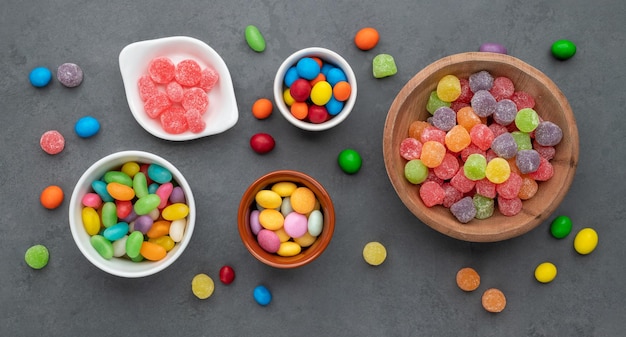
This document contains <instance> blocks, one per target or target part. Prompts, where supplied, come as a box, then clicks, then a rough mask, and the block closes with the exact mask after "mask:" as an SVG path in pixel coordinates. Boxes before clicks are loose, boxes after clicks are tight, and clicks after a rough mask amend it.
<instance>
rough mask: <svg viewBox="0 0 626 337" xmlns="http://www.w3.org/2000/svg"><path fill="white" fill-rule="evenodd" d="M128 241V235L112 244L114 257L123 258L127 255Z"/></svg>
mask: <svg viewBox="0 0 626 337" xmlns="http://www.w3.org/2000/svg"><path fill="white" fill-rule="evenodd" d="M126 240H128V235H124V236H122V237H121V238H119V239H118V240H116V241H114V242H113V243H112V245H113V257H122V256H124V254H126Z"/></svg>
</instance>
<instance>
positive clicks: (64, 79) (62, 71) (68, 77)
mask: <svg viewBox="0 0 626 337" xmlns="http://www.w3.org/2000/svg"><path fill="white" fill-rule="evenodd" d="M57 79H58V80H59V82H61V84H63V85H64V86H66V87H68V88H74V87H77V86H79V85H80V84H81V83H82V82H83V70H82V69H81V68H80V67H79V66H78V65H76V64H74V63H63V64H62V65H60V66H59V68H58V69H57Z"/></svg>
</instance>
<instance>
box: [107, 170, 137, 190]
mask: <svg viewBox="0 0 626 337" xmlns="http://www.w3.org/2000/svg"><path fill="white" fill-rule="evenodd" d="M104 181H105V182H106V183H107V184H109V183H113V182H115V183H120V184H122V185H126V186H129V187H133V179H132V178H131V177H129V176H128V174H126V173H124V172H121V171H108V172H107V173H105V174H104Z"/></svg>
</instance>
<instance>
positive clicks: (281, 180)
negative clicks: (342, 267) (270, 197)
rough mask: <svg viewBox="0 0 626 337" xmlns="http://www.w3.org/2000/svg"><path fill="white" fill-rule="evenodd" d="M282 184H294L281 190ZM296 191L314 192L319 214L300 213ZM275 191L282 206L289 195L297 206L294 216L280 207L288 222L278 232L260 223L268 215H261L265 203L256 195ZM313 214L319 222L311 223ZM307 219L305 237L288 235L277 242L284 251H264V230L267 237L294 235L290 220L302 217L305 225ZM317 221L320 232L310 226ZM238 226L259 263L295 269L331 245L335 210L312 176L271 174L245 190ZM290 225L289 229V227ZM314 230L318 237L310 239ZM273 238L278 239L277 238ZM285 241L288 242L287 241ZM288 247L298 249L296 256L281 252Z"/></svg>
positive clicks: (294, 207) (242, 238) (292, 173)
mask: <svg viewBox="0 0 626 337" xmlns="http://www.w3.org/2000/svg"><path fill="white" fill-rule="evenodd" d="M280 185H283V187H284V185H287V186H289V185H291V186H292V187H290V188H287V189H285V188H279V187H278V186H280ZM294 188H295V189H297V190H301V191H299V192H302V191H307V192H308V193H310V192H312V195H311V196H314V199H313V200H316V201H317V202H316V203H317V204H319V206H316V207H315V210H316V211H313V212H310V215H302V214H297V213H298V212H299V211H300V210H301V208H299V207H297V205H296V201H295V200H296V199H295V198H298V197H296V194H298V193H299V192H298V191H294V192H293V194H289V193H291V192H292V191H293V189H294ZM272 190H273V191H276V192H277V193H278V194H280V195H281V196H283V197H282V198H283V200H282V202H283V203H284V201H285V200H284V199H286V198H287V196H289V197H290V198H291V200H293V201H294V202H293V203H291V204H293V205H294V206H293V211H292V212H291V213H288V212H285V209H286V208H285V207H280V209H281V211H280V212H278V213H281V214H286V215H285V216H284V218H283V219H284V220H285V221H284V226H283V223H281V224H280V228H279V229H274V228H270V227H269V225H268V222H265V221H263V220H261V221H259V219H260V218H263V217H265V215H263V214H260V213H261V212H264V209H263V208H262V207H261V205H260V204H263V201H261V202H260V203H259V201H260V200H261V199H259V197H258V196H257V195H258V194H259V192H261V193H268V192H270V191H272ZM284 191H287V192H284ZM270 194H271V193H270ZM301 195H302V194H301ZM278 200H279V202H281V201H280V198H279V199H278ZM287 208H289V207H287ZM266 210H267V211H268V212H269V213H268V214H271V213H272V212H273V213H274V214H277V211H275V209H266ZM255 213H256V215H255ZM292 213H293V214H292ZM314 213H317V216H318V217H317V221H314V220H312V219H313V218H314V215H313V214H314ZM259 214H260V215H259ZM307 216H308V228H307V232H306V233H305V234H304V235H301V236H300V234H297V235H298V237H296V238H295V239H294V238H289V237H288V236H287V237H285V238H284V239H282V240H280V242H283V243H279V242H275V243H276V244H280V245H282V246H281V248H280V249H281V251H278V252H273V251H268V250H266V249H265V248H264V247H267V246H265V245H264V247H262V245H261V244H260V241H261V236H263V234H261V231H265V232H266V234H268V233H269V234H270V235H274V234H273V233H274V231H276V232H278V231H282V232H290V233H294V232H295V230H293V229H292V228H294V227H291V224H290V223H293V221H290V220H288V219H289V218H291V219H294V218H297V217H300V218H303V219H304V221H305V223H306V221H307ZM279 217H281V216H279ZM259 222H262V223H263V225H261V224H259ZM314 222H319V223H318V225H321V226H320V227H319V228H318V229H313V227H312V225H311V224H312V223H314ZM255 224H256V226H255ZM237 226H238V229H239V236H240V237H241V240H242V242H243V244H244V246H245V247H246V248H247V249H248V251H249V252H250V254H252V256H254V257H255V258H256V259H257V260H259V261H261V262H262V263H264V264H266V265H268V266H272V267H275V268H281V269H290V268H296V267H300V266H304V265H306V264H308V263H310V262H312V261H313V260H315V259H316V258H318V257H319V256H320V255H321V254H322V253H323V252H324V250H325V249H326V247H327V246H328V244H329V243H330V240H331V238H332V236H333V232H334V229H335V209H334V206H333V202H332V200H331V198H330V196H329V195H328V192H327V191H326V190H325V189H324V187H323V186H322V185H321V184H320V183H319V182H318V181H316V180H315V179H313V178H312V177H310V176H309V175H307V174H305V173H302V172H298V171H292V170H278V171H272V172H269V173H266V174H265V175H263V176H261V177H259V178H258V179H256V180H255V181H254V182H253V183H252V184H251V185H250V186H249V187H248V188H247V189H246V190H245V192H244V194H243V196H242V198H241V201H240V203H239V210H238V212H237ZM288 226H289V227H290V228H288ZM304 226H307V224H305V225H304ZM265 228H269V229H265ZM320 230H321V232H320ZM270 231H272V232H273V233H270ZM312 231H314V233H313V234H317V235H315V236H314V237H312V236H310V234H309V233H311V232H312ZM257 234H258V237H257ZM294 236H295V235H294ZM273 239H275V240H278V237H276V238H273ZM286 240H288V241H287V242H284V241H286ZM303 242H304V243H303ZM287 247H289V249H288V250H291V249H293V247H296V248H295V249H297V250H296V251H294V253H295V254H288V256H286V255H285V254H282V249H284V248H287ZM279 254H281V255H279Z"/></svg>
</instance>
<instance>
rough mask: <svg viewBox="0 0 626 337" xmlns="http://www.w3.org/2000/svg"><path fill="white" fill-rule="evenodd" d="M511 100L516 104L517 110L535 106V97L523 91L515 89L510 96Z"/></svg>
mask: <svg viewBox="0 0 626 337" xmlns="http://www.w3.org/2000/svg"><path fill="white" fill-rule="evenodd" d="M511 101H513V102H515V105H517V111H519V110H522V109H525V108H531V109H533V108H534V107H535V99H534V98H533V96H532V95H531V94H529V93H527V92H525V91H516V92H514V93H513V95H512V96H511Z"/></svg>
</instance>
